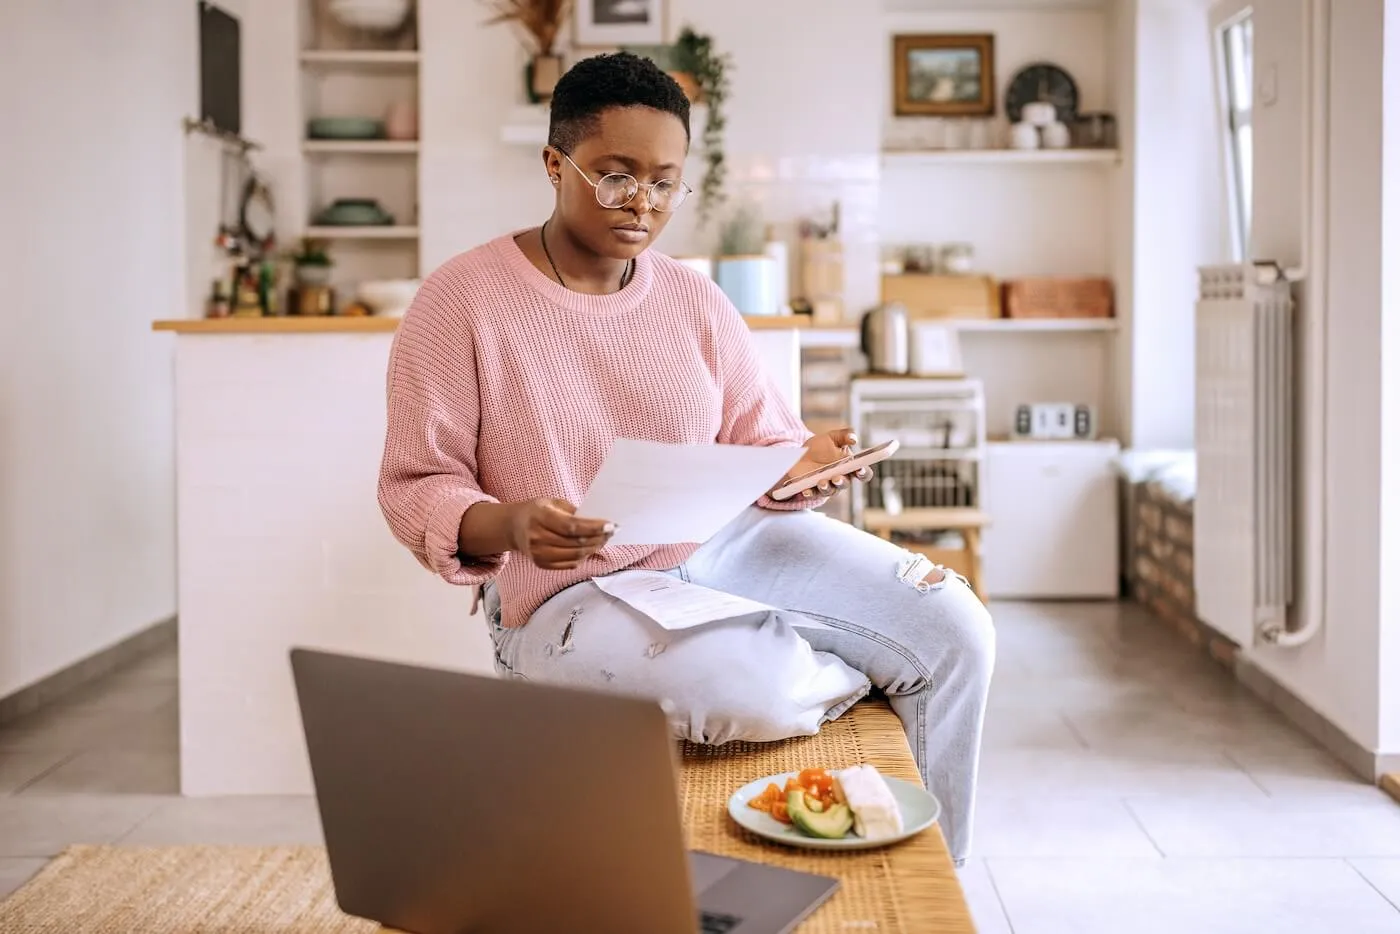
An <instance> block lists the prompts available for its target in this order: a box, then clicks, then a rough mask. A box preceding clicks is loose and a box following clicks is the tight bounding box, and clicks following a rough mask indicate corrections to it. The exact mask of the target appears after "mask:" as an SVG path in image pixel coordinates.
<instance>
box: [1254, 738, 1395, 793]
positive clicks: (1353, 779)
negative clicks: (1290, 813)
mask: <svg viewBox="0 0 1400 934" xmlns="http://www.w3.org/2000/svg"><path fill="white" fill-rule="evenodd" d="M1230 758H1231V759H1234V760H1235V761H1236V762H1238V763H1239V764H1240V767H1241V768H1243V769H1244V770H1245V771H1246V772H1248V773H1249V774H1250V777H1252V778H1253V779H1254V780H1255V781H1256V782H1258V783H1259V785H1260V787H1262V788H1263V789H1264V791H1265V792H1267V793H1268V794H1269V795H1270V796H1271V797H1275V798H1304V799H1312V800H1319V801H1323V800H1331V799H1335V798H1341V799H1346V800H1353V801H1357V802H1360V803H1363V804H1388V803H1389V801H1388V799H1387V798H1386V795H1385V792H1383V791H1381V790H1380V789H1379V788H1377V787H1376V786H1375V785H1374V784H1372V783H1371V782H1368V781H1366V780H1365V779H1363V778H1361V776H1359V775H1357V774H1356V773H1355V772H1353V771H1351V770H1350V769H1348V768H1347V767H1346V766H1344V765H1342V764H1341V762H1339V761H1337V759H1336V758H1335V757H1333V756H1332V755H1331V754H1330V753H1328V752H1326V751H1324V750H1322V749H1320V748H1317V747H1312V748H1299V749H1287V748H1281V749H1261V748H1259V747H1258V746H1257V745H1251V744H1243V743H1242V744H1239V745H1237V746H1236V747H1235V748H1233V749H1231V750H1230Z"/></svg>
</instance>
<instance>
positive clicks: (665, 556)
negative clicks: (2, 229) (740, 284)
mask: <svg viewBox="0 0 1400 934" xmlns="http://www.w3.org/2000/svg"><path fill="white" fill-rule="evenodd" d="M689 144H690V105H689V102H688V101H687V100H686V98H685V95H684V94H683V93H682V91H681V89H680V87H679V86H678V85H677V84H676V82H675V81H673V80H672V79H671V78H670V77H668V76H667V75H665V74H664V73H663V72H661V71H660V70H659V69H658V68H657V67H656V66H655V65H653V64H652V63H650V62H648V61H646V60H644V59H640V58H638V57H636V56H633V55H629V54H625V53H620V54H616V55H604V56H599V57H596V58H590V59H586V60H584V61H582V62H580V63H579V64H578V65H576V66H575V67H574V68H573V69H571V70H570V71H569V72H568V73H567V74H566V75H565V76H564V77H563V78H562V79H561V80H560V82H559V85H558V87H557V88H556V89H555V92H554V98H553V101H552V103H551V105H550V127H549V145H548V146H547V148H546V149H545V151H544V166H545V172H546V175H547V177H548V179H549V184H551V185H553V186H554V189H555V207H554V213H553V214H552V215H551V216H550V217H549V219H548V220H547V221H546V222H545V223H544V224H542V225H541V226H539V227H534V228H531V229H528V230H523V231H517V232H514V233H512V234H509V235H506V236H502V237H499V238H497V239H495V240H493V241H491V242H489V243H487V244H485V245H482V246H480V247H477V248H476V249H473V250H470V251H468V252H466V253H463V254H461V255H459V256H457V257H456V258H454V259H452V260H449V261H448V262H447V263H445V264H444V265H443V266H442V267H441V268H439V269H438V270H436V271H435V272H434V273H433V274H432V275H431V276H429V277H428V279H427V280H426V281H425V282H424V284H423V287H422V289H421V290H420V291H419V293H418V296H417V299H416V300H415V301H414V303H413V306H412V308H411V309H410V310H409V312H408V314H407V315H406V316H405V317H404V320H403V323H402V325H401V326H400V328H399V332H398V336H397V337H396V339H395V342H394V348H393V353H392V356H391V358H390V363H389V380H388V384H389V385H388V389H389V399H388V402H389V430H388V436H387V440H386V444H385V451H384V461H383V465H382V471H381V475H380V483H379V501H380V505H381V507H382V508H383V511H384V515H385V517H386V518H387V520H388V522H389V525H390V527H391V528H392V529H393V532H394V534H395V535H396V536H397V537H398V539H399V540H400V541H401V542H402V543H403V544H404V545H406V546H407V547H408V548H409V549H410V550H411V551H412V552H413V554H414V555H415V556H416V557H417V558H418V560H419V561H420V562H422V563H423V564H424V565H425V566H426V567H428V568H429V569H431V570H433V571H435V572H436V573H438V574H440V575H441V576H442V577H443V578H444V579H446V580H447V581H449V582H450V583H453V584H459V585H465V586H472V587H478V588H480V589H481V592H482V593H483V594H484V596H485V599H486V609H487V617H488V619H489V621H490V627H491V635H492V639H493V641H494V643H495V648H496V661H497V665H498V668H499V669H500V670H501V672H502V673H504V674H510V675H513V676H516V677H522V678H530V679H535V680H540V681H549V682H555V683H565V684H571V685H576V686H582V687H594V688H601V689H609V690H618V691H628V692H635V693H641V694H645V695H647V696H652V697H656V698H658V699H659V700H661V701H662V703H663V704H665V705H666V707H667V709H668V710H669V711H670V715H671V718H672V722H673V724H674V726H675V729H676V732H677V734H678V735H679V736H682V737H686V738H690V739H693V740H696V741H698V742H709V743H721V742H725V741H728V740H732V739H759V740H767V739H779V738H784V737H788V736H794V735H802V734H811V733H813V732H815V731H816V730H817V729H818V727H819V726H820V725H821V723H822V722H823V721H825V720H829V719H832V718H834V717H837V716H839V715H840V714H841V713H842V712H844V711H845V710H846V709H847V708H849V707H850V705H851V704H853V703H855V702H856V701H857V700H859V699H860V698H861V697H862V696H864V695H865V694H866V693H868V691H869V690H870V688H871V686H872V683H873V685H874V686H875V687H876V688H878V689H879V690H881V691H883V692H884V693H885V694H886V695H888V696H889V699H890V702H891V704H892V705H893V707H894V710H895V712H896V713H898V715H899V717H900V719H901V720H902V721H903V723H904V727H905V730H906V731H907V733H908V737H909V742H910V746H911V747H912V748H913V750H914V753H915V756H916V757H917V759H918V763H919V767H920V769H921V771H922V773H923V776H924V780H925V782H926V783H927V784H928V786H929V788H930V790H932V791H933V792H934V793H935V794H936V795H937V796H938V797H939V799H940V800H941V801H942V803H943V805H944V818H943V821H944V823H943V827H944V832H945V834H946V835H947V837H948V840H949V845H950V847H951V849H952V853H953V856H954V858H955V859H956V860H958V861H961V860H962V859H963V858H965V857H966V855H967V850H968V841H969V836H970V827H971V818H972V798H973V788H974V785H975V782H976V774H977V755H978V747H979V744H980V738H981V730H982V718H983V711H984V709H985V706H986V697H987V686H988V680H989V678H990V675H991V668H992V658H993V641H994V640H993V635H992V628H991V623H990V619H989V618H988V615H987V612H986V610H985V609H984V608H983V606H982V604H981V603H980V602H979V601H978V600H977V598H976V597H975V596H974V595H973V594H972V592H971V591H970V590H969V589H968V587H967V585H966V582H965V581H962V580H961V579H959V578H958V577H957V576H956V575H951V574H945V573H944V572H943V571H942V569H940V568H937V567H935V566H934V565H932V564H930V563H929V562H928V561H927V560H925V559H923V558H922V557H920V556H912V555H910V554H909V553H908V552H905V551H904V550H903V549H901V548H899V547H898V546H896V545H893V544H891V543H889V542H885V541H882V540H880V539H878V538H875V537H874V536H871V535H869V534H867V533H865V532H862V531H860V530H858V529H855V528H853V527H851V526H848V525H846V524H844V523H841V522H838V521H835V520H832V519H829V518H827V517H825V516H823V515H820V514H819V513H816V512H814V511H812V509H811V508H810V507H812V506H813V505H816V504H818V503H820V502H821V501H822V499H823V498H824V497H825V495H827V494H829V493H830V492H831V489H830V487H827V488H824V489H822V490H820V491H819V494H818V495H815V496H808V497H804V498H800V499H797V500H789V501H786V502H782V503H780V502H777V501H774V500H773V499H772V498H771V497H768V496H764V497H763V498H762V499H761V500H760V501H759V502H758V503H757V504H755V505H754V507H753V508H751V509H749V510H747V512H746V513H745V514H743V515H741V516H740V517H738V518H737V519H736V520H734V522H732V523H731V524H730V525H729V526H728V527H727V528H725V529H724V530H723V531H721V532H720V533H719V534H718V535H717V536H716V537H715V538H713V539H711V540H710V541H709V542H706V543H704V544H703V545H698V546H697V545H696V544H692V543H674V544H665V545H660V546H648V547H639V546H609V545H608V539H609V537H610V536H611V534H612V532H613V527H612V525H611V524H610V523H609V522H608V517H607V516H590V517H581V516H577V515H575V514H574V505H573V504H576V503H578V502H580V501H581V500H582V498H583V495H584V493H585V492H586V491H587V490H588V487H589V484H590V482H591V481H592V479H593V477H594V475H595V474H596V473H597V471H598V469H599V467H600V466H601V464H602V462H603V458H604V457H605V456H606V455H607V453H608V451H609V448H610V447H611V445H612V442H613V441H614V440H615V439H616V438H619V437H632V438H643V439H648V440H653V441H660V442H668V443H720V444H746V445H789V446H793V447H794V448H797V447H798V446H801V447H802V448H803V450H802V452H801V455H800V459H798V460H797V463H796V464H795V466H794V467H793V468H792V471H791V472H790V474H789V475H790V476H795V475H797V474H799V473H803V472H806V471H808V470H812V469H815V468H816V467H818V466H820V465H823V464H828V463H831V462H832V461H834V460H837V459H838V458H840V457H841V456H842V455H843V453H844V452H845V450H846V449H848V448H849V447H850V446H851V445H853V444H854V443H855V438H854V437H853V436H852V435H851V433H850V432H849V431H838V432H832V433H830V434H820V435H815V436H814V435H813V434H812V432H810V431H808V430H807V429H806V428H805V427H804V426H803V425H802V423H801V422H800V421H798V419H797V418H796V417H795V416H794V415H793V413H792V412H791V411H790V409H789V408H788V407H787V406H786V405H785V404H784V402H783V401H782V398H781V397H780V395H779V394H778V393H777V391H776V389H775V387H774V386H773V384H772V383H771V382H770V381H769V379H768V378H767V377H766V376H765V375H764V374H763V372H762V370H761V368H760V366H759V363H758V361H757V358H756V355H755V352H754V350H753V346H752V343H751V340H750V337H749V333H748V329H747V328H746V326H745V324H744V322H743V319H742V318H741V317H740V316H739V314H738V313H737V312H736V311H735V309H734V307H733V306H732V305H731V304H730V303H729V302H728V301H727V300H726V299H725V297H724V294H723V293H722V292H720V290H719V289H718V288H717V287H716V286H715V285H714V284H713V283H712V282H710V281H709V280H708V279H705V278H704V277H702V276H700V275H698V274H697V273H695V272H693V271H692V270H690V269H688V268H686V267H685V266H682V265H681V264H680V263H678V262H676V261H674V260H672V259H670V258H668V257H666V256H663V255H661V254H660V253H657V252H654V251H652V250H649V249H648V247H649V246H650V245H651V243H652V242H653V241H654V240H655V239H656V238H657V236H658V235H659V234H660V233H661V231H662V229H663V228H664V227H665V226H666V222H667V221H668V220H669V219H670V216H671V214H672V213H673V212H674V211H675V210H676V209H678V208H680V207H681V205H682V202H683V201H684V200H685V196H686V195H687V194H688V193H689V191H690V188H689V186H687V185H686V184H685V183H684V181H682V180H681V170H682V167H683V165H684V163H685V157H686V152H687V150H688V148H689ZM794 454H795V456H796V454H797V452H796V451H794ZM858 479H863V478H858ZM843 482H844V480H839V481H836V485H841V484H842V483H843ZM613 574H630V575H645V574H665V575H670V576H672V577H678V578H681V579H683V580H687V581H690V582H692V583H694V584H699V585H702V586H704V587H707V588H710V589H712V590H718V591H723V592H726V593H729V594H734V595H738V596H743V597H747V598H749V599H752V600H755V601H758V602H760V603H762V604H764V605H765V606H767V607H772V610H771V611H767V612H763V613H752V614H749V615H747V616H741V617H739V618H736V619H727V620H721V621H719V622H715V623H710V624H706V625H704V626H701V627H698V628H696V629H692V630H687V631H684V632H669V631H667V630H666V629H663V628H662V627H660V626H659V625H657V624H656V623H655V622H654V621H653V620H651V619H649V618H647V617H646V616H644V615H642V614H641V613H638V612H636V611H635V610H633V609H632V608H631V607H630V606H629V605H627V604H625V603H622V602H620V601H618V600H615V599H614V598H612V597H610V596H609V595H608V594H606V593H604V592H603V591H602V590H601V589H600V588H599V587H598V585H597V584H596V583H594V581H593V578H597V577H603V576H606V575H613Z"/></svg>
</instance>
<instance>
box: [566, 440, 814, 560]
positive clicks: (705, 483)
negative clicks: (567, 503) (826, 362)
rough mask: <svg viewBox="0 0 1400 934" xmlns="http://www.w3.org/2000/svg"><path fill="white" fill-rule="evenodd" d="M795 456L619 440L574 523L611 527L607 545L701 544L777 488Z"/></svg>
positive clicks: (776, 450) (797, 452)
mask: <svg viewBox="0 0 1400 934" xmlns="http://www.w3.org/2000/svg"><path fill="white" fill-rule="evenodd" d="M801 456H802V449H801V448H798V447H750V446H747V445H737V444H661V443H659V442H656V441H638V440H636V439H632V438H618V439H617V440H616V441H614V442H613V446H612V450H611V451H609V452H608V456H607V459H606V460H604V461H603V466H602V468H600V469H599V471H598V475H597V476H596V477H594V478H593V485H592V486H591V487H589V489H588V493H587V495H585V496H584V498H583V502H582V503H580V504H579V507H578V515H579V516H580V517H582V518H586V519H607V520H609V521H611V522H615V523H616V524H617V533H616V534H615V535H613V537H612V539H611V540H610V541H609V542H608V544H609V545H673V544H679V543H682V542H705V541H708V540H709V539H710V538H711V537H712V536H713V535H714V534H715V533H716V532H718V531H719V530H720V529H722V528H724V526H725V525H726V524H728V523H729V522H730V521H731V520H732V519H733V518H734V517H735V516H737V515H739V513H741V512H743V511H744V509H745V508H746V507H748V506H751V505H752V504H753V503H754V502H755V501H757V499H758V498H759V497H760V496H762V495H763V494H764V493H766V492H768V491H769V490H771V489H772V488H773V487H774V486H776V485H777V484H778V481H779V480H781V479H782V477H783V475H784V474H785V473H787V471H788V469H789V468H791V467H792V465H793V464H795V463H797V461H798V459H799V458H800V457H801Z"/></svg>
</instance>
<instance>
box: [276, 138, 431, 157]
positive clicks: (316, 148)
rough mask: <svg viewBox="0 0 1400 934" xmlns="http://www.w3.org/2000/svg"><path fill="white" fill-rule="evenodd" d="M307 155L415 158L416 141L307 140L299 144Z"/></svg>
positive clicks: (416, 150)
mask: <svg viewBox="0 0 1400 934" xmlns="http://www.w3.org/2000/svg"><path fill="white" fill-rule="evenodd" d="M301 151H302V152H304V153H306V154H307V155H309V156H310V155H325V156H334V155H343V156H416V155H417V154H418V141H417V140H399V139H366V140H359V139H308V140H304V141H303V142H302V144H301Z"/></svg>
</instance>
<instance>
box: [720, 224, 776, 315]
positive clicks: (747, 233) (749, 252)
mask: <svg viewBox="0 0 1400 934" xmlns="http://www.w3.org/2000/svg"><path fill="white" fill-rule="evenodd" d="M766 239H767V238H766V230H765V228H764V226H763V220H762V218H761V217H760V215H759V213H758V209H757V208H756V207H755V206H753V205H752V204H741V205H740V206H739V207H738V209H737V210H735V211H734V212H733V213H732V214H730V215H729V217H728V218H726V219H725V221H724V223H723V225H721V227H720V232H719V261H718V262H717V263H716V264H715V281H716V282H717V283H719V287H720V289H721V290H722V291H723V292H724V294H725V295H727V296H729V300H730V301H731V302H733V303H734V307H735V308H737V309H739V312H740V313H741V314H745V315H773V314H777V313H778V293H777V285H778V279H777V277H778V268H777V264H776V263H775V262H774V260H773V257H771V256H769V255H768V254H767V253H766V252H764V246H766Z"/></svg>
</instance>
